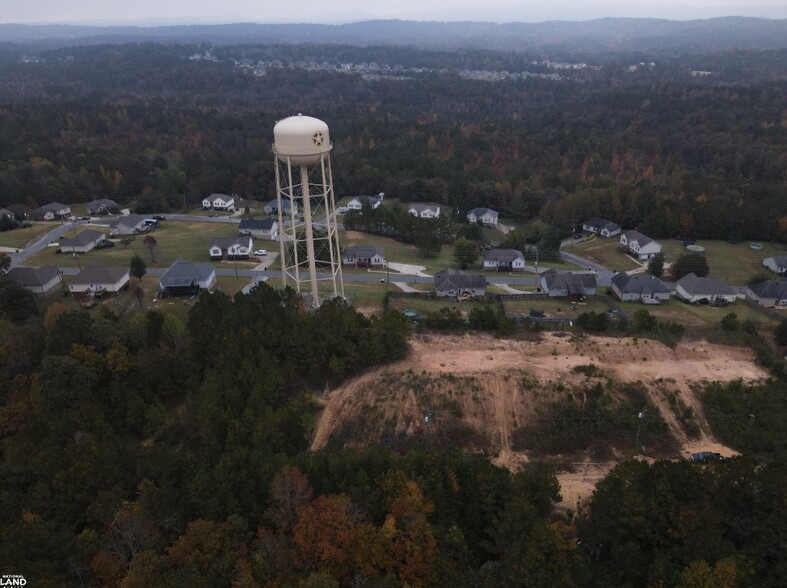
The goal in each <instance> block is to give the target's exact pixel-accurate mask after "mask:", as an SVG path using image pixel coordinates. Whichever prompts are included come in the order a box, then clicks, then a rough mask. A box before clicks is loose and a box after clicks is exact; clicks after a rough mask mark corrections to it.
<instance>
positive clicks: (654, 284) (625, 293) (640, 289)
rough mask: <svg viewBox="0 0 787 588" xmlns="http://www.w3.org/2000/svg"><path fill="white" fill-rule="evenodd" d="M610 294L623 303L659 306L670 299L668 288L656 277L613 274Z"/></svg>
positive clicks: (621, 273) (622, 273) (623, 273)
mask: <svg viewBox="0 0 787 588" xmlns="http://www.w3.org/2000/svg"><path fill="white" fill-rule="evenodd" d="M610 288H611V289H612V292H614V294H615V296H617V297H618V299H619V300H621V301H623V302H637V301H639V302H642V303H643V304H660V303H661V302H666V301H667V300H669V297H670V288H669V286H667V285H666V284H665V283H664V282H662V281H661V280H660V279H659V278H657V277H656V276H649V275H635V276H630V275H628V274H627V273H625V272H620V273H618V274H615V276H614V277H613V278H612V283H611V284H610Z"/></svg>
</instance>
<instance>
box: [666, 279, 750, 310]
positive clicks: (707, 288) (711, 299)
mask: <svg viewBox="0 0 787 588" xmlns="http://www.w3.org/2000/svg"><path fill="white" fill-rule="evenodd" d="M675 292H676V293H677V295H678V297H679V298H681V299H682V300H685V301H686V302H697V303H699V302H705V303H708V304H726V303H731V302H735V299H736V298H737V295H736V294H735V290H733V289H732V288H730V287H729V286H728V285H727V284H726V283H725V282H724V281H722V280H720V279H719V278H700V277H698V276H697V275H696V274H694V273H691V274H687V275H685V276H683V277H682V278H681V279H680V280H678V282H677V284H676V285H675Z"/></svg>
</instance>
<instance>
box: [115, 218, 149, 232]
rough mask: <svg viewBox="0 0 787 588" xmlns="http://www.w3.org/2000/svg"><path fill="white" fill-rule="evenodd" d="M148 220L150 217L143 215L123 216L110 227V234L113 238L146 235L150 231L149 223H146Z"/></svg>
mask: <svg viewBox="0 0 787 588" xmlns="http://www.w3.org/2000/svg"><path fill="white" fill-rule="evenodd" d="M146 220H148V217H146V216H142V215H141V214H129V215H126V216H121V217H119V218H118V219H117V220H116V221H115V222H113V223H112V224H111V225H109V234H110V235H111V236H113V237H117V236H120V235H137V234H139V233H146V232H147V231H148V230H150V227H149V225H148V223H146V222H145V221H146Z"/></svg>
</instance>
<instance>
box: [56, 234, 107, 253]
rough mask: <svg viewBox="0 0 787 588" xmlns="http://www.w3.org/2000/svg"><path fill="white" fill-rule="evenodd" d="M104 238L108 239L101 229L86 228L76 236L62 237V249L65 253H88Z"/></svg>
mask: <svg viewBox="0 0 787 588" xmlns="http://www.w3.org/2000/svg"><path fill="white" fill-rule="evenodd" d="M104 240H106V235H104V233H102V232H101V231H94V230H93V229H85V230H84V231H82V232H81V233H77V234H76V235H75V236H74V237H70V238H61V239H60V251H62V252H63V253H87V252H88V251H90V250H91V249H93V248H95V246H96V245H98V244H99V243H101V242H102V241H104Z"/></svg>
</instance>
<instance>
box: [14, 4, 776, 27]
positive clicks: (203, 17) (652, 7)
mask: <svg viewBox="0 0 787 588" xmlns="http://www.w3.org/2000/svg"><path fill="white" fill-rule="evenodd" d="M7 1H8V5H7V6H6V7H5V8H4V10H3V14H2V16H0V18H2V22H1V23H0V24H38V25H43V24H46V25H52V24H70V25H92V26H140V27H150V26H168V25H189V24H195V25H209V24H229V23H259V24H267V23H270V24H285V23H321V24H344V23H351V22H361V21H367V20H379V19H397V20H411V21H443V22H458V21H476V22H496V23H502V22H529V23H537V22H544V21H553V20H559V21H560V20H562V21H586V20H595V19H599V18H605V17H618V18H658V19H666V20H677V21H680V20H702V19H710V18H718V17H725V16H744V17H759V18H765V19H783V18H787V0H759V1H758V2H757V4H756V5H754V6H748V5H729V4H725V2H724V0H694V2H693V3H683V2H681V1H680V0H639V1H638V0H632V1H630V2H616V1H609V2H607V1H600V2H599V1H596V0H590V1H588V2H584V3H582V2H576V1H575V0H555V1H554V2H551V3H548V4H544V3H540V2H536V1H535V0H525V1H524V2H522V1H516V0H492V2H490V3H487V4H483V5H479V3H477V2H475V1H473V0H454V1H453V2H450V3H448V2H443V1H439V0H421V1H418V0H400V1H399V2H397V3H396V4H395V5H393V6H370V5H369V4H368V3H366V2H360V1H359V0H338V1H337V2H334V3H333V4H331V5H330V7H328V6H327V5H326V4H325V3H324V2H316V1H314V0H305V1H304V2H301V3H298V4H297V6H296V5H293V4H292V3H291V2H284V1H281V0H267V1H265V2H262V3H260V2H258V1H251V0H225V2H222V3H220V4H218V5H217V4H216V3H215V2H208V1H206V0H191V1H187V0H169V1H166V2H161V1H159V2H156V1H154V0H139V1H138V2H136V3H134V4H132V5H129V4H128V3H127V2H121V1H119V0H103V1H102V2H101V3H100V5H96V3H95V2H92V0H71V1H63V0H32V1H27V2H25V1H23V0H7Z"/></svg>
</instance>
